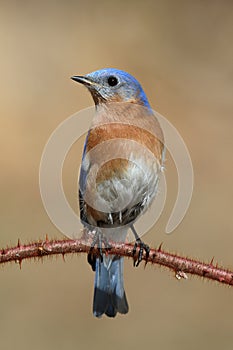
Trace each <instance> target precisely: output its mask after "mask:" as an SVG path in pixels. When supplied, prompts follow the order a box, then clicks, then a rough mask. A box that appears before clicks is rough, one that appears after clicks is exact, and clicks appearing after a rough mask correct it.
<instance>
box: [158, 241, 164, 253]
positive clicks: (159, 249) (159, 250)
mask: <svg viewBox="0 0 233 350" xmlns="http://www.w3.org/2000/svg"><path fill="white" fill-rule="evenodd" d="M162 245H163V242H161V243H160V245H159V247H158V252H161V248H162Z"/></svg>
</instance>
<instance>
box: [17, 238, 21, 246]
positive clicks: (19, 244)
mask: <svg viewBox="0 0 233 350" xmlns="http://www.w3.org/2000/svg"><path fill="white" fill-rule="evenodd" d="M17 247H18V248H20V247H21V243H20V239H19V238H18V242H17Z"/></svg>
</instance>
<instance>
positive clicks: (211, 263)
mask: <svg viewBox="0 0 233 350" xmlns="http://www.w3.org/2000/svg"><path fill="white" fill-rule="evenodd" d="M213 261H214V256H213V258H212V259H211V262H210V265H213Z"/></svg>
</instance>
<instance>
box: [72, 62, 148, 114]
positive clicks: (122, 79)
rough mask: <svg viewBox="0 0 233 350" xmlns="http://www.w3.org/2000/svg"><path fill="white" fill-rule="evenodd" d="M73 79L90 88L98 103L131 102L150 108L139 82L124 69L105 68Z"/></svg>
mask: <svg viewBox="0 0 233 350" xmlns="http://www.w3.org/2000/svg"><path fill="white" fill-rule="evenodd" d="M71 79H73V80H75V81H77V82H78V83H81V84H84V85H85V86H86V87H87V88H88V90H89V91H90V93H91V95H92V97H93V99H94V102H95V104H96V105H98V104H100V103H106V102H131V103H137V104H140V105H143V106H145V107H149V108H150V105H149V102H148V100H147V97H146V94H145V93H144V91H143V89H142V87H141V85H140V84H139V82H138V81H137V80H136V79H135V78H134V77H133V76H132V75H130V74H129V73H126V72H124V71H122V70H119V69H114V68H105V69H100V70H97V71H95V72H92V73H89V74H87V75H85V76H80V75H78V76H74V77H72V78H71Z"/></svg>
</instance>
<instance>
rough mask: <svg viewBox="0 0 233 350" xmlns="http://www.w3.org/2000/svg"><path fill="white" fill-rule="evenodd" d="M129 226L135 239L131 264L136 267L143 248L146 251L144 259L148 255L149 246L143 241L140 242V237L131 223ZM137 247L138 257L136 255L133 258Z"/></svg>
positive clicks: (140, 258)
mask: <svg viewBox="0 0 233 350" xmlns="http://www.w3.org/2000/svg"><path fill="white" fill-rule="evenodd" d="M130 228H131V230H132V232H133V234H134V237H135V239H136V242H135V244H134V247H133V257H134V263H133V265H134V266H136V267H137V266H138V265H139V264H140V262H141V261H142V256H143V250H145V252H146V259H147V258H148V257H149V253H150V247H149V246H148V245H147V244H145V243H144V242H142V240H141V238H140V237H139V236H138V234H137V232H136V230H135V228H134V226H133V225H132V226H130ZM137 247H139V253H138V258H137V257H136V259H135V255H136V252H137Z"/></svg>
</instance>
